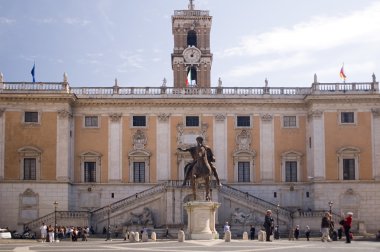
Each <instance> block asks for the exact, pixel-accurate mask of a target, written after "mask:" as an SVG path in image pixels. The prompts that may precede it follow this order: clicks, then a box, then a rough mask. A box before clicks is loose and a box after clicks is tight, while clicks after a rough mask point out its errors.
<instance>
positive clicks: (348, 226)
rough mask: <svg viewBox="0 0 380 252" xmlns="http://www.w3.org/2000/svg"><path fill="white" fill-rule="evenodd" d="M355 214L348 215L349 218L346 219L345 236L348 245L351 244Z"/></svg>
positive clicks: (349, 213)
mask: <svg viewBox="0 0 380 252" xmlns="http://www.w3.org/2000/svg"><path fill="white" fill-rule="evenodd" d="M353 215H354V214H353V213H352V212H348V213H347V217H346V218H345V219H344V226H343V227H344V234H345V235H346V243H351V239H352V238H351V235H350V230H351V225H352V216H353Z"/></svg>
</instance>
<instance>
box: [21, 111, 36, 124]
mask: <svg viewBox="0 0 380 252" xmlns="http://www.w3.org/2000/svg"><path fill="white" fill-rule="evenodd" d="M24 122H26V123H38V112H25V114H24Z"/></svg>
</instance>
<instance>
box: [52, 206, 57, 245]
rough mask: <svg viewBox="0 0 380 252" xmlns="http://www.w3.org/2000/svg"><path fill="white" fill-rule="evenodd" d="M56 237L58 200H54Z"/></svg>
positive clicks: (55, 230) (55, 231)
mask: <svg viewBox="0 0 380 252" xmlns="http://www.w3.org/2000/svg"><path fill="white" fill-rule="evenodd" d="M53 205H54V238H55V239H57V207H58V202H57V201H54V203H53Z"/></svg>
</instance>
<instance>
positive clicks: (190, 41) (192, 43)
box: [187, 30, 197, 47]
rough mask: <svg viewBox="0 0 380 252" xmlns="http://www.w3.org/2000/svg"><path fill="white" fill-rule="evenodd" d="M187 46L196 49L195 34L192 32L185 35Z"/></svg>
mask: <svg viewBox="0 0 380 252" xmlns="http://www.w3.org/2000/svg"><path fill="white" fill-rule="evenodd" d="M187 46H195V47H197V33H196V32H195V31H193V30H191V31H189V32H188V33H187Z"/></svg>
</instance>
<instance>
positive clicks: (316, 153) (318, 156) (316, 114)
mask: <svg viewBox="0 0 380 252" xmlns="http://www.w3.org/2000/svg"><path fill="white" fill-rule="evenodd" d="M309 125H310V138H311V140H310V141H311V157H312V160H311V165H312V167H311V169H312V173H313V174H310V175H312V177H313V179H314V180H325V179H326V166H325V164H326V162H325V131H324V119H323V111H320V110H313V111H311V112H310V113H309Z"/></svg>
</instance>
